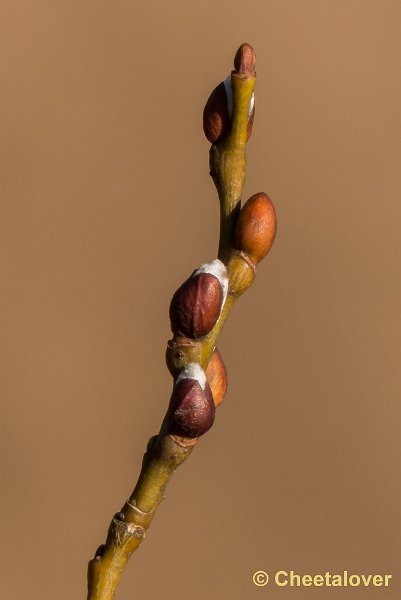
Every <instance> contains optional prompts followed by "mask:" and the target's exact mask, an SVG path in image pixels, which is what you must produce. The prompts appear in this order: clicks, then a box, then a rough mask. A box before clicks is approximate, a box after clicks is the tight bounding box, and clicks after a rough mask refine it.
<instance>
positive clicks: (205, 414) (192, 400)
mask: <svg viewBox="0 0 401 600" xmlns="http://www.w3.org/2000/svg"><path fill="white" fill-rule="evenodd" d="M214 417H215V406H214V402H213V396H212V392H211V390H210V386H209V384H208V382H207V380H206V375H205V372H204V371H203V369H201V367H200V366H199V365H198V364H196V363H189V364H188V365H187V366H186V368H185V369H184V370H183V371H182V372H181V373H180V375H179V376H178V377H177V380H176V382H175V385H174V389H173V393H172V395H171V399H170V406H169V410H168V417H167V421H168V431H169V433H170V434H173V435H178V436H180V437H189V438H195V437H199V436H201V435H203V434H204V433H206V432H207V431H208V430H209V429H210V428H211V426H212V425H213V421H214Z"/></svg>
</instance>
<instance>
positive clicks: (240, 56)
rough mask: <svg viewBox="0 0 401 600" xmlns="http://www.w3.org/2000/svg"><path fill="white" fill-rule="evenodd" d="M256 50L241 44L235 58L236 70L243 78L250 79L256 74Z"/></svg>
mask: <svg viewBox="0 0 401 600" xmlns="http://www.w3.org/2000/svg"><path fill="white" fill-rule="evenodd" d="M255 62H256V55H255V50H254V49H253V48H252V46H250V45H249V44H241V46H240V47H239V48H238V50H237V52H236V54H235V58H234V69H235V73H236V74H237V75H240V76H241V77H250V76H251V75H253V74H254V72H255Z"/></svg>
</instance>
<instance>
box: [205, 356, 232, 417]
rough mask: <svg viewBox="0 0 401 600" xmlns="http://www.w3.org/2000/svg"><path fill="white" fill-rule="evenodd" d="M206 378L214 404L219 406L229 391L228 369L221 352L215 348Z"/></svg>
mask: <svg viewBox="0 0 401 600" xmlns="http://www.w3.org/2000/svg"><path fill="white" fill-rule="evenodd" d="M206 379H207V382H208V384H209V385H210V389H211V391H212V395H213V400H214V405H215V407H216V408H217V407H218V406H219V404H221V402H222V401H223V399H224V396H225V395H226V392H227V385H228V379H227V370H226V367H225V365H224V362H223V359H222V358H221V354H220V352H219V351H218V350H217V348H215V349H214V350H213V352H212V355H211V357H210V360H209V364H208V366H207V368H206Z"/></svg>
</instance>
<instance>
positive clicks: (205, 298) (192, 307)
mask: <svg viewBox="0 0 401 600" xmlns="http://www.w3.org/2000/svg"><path fill="white" fill-rule="evenodd" d="M222 302H223V290H222V288H221V285H220V282H219V280H218V279H217V277H215V276H214V275H211V273H198V275H195V276H193V277H190V278H189V279H187V280H186V281H185V282H184V283H183V284H182V286H181V287H179V288H178V290H177V291H176V292H175V294H174V296H173V298H172V300H171V304H170V321H171V330H172V332H173V333H174V335H176V336H186V337H189V338H192V339H198V338H201V337H203V336H205V335H207V334H208V333H209V331H211V330H212V329H213V327H214V325H215V323H216V321H217V319H218V318H219V315H220V310H221V305H222Z"/></svg>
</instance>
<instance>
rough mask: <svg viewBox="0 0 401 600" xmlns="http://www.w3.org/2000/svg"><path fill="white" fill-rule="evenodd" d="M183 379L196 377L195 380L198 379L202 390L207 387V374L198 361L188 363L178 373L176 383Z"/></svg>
mask: <svg viewBox="0 0 401 600" xmlns="http://www.w3.org/2000/svg"><path fill="white" fill-rule="evenodd" d="M181 379H195V381H197V382H198V383H199V385H200V386H201V388H202V390H204V389H205V385H206V374H205V371H204V370H203V369H202V367H201V366H200V365H198V363H188V364H187V366H186V367H185V368H184V369H183V370H182V371H181V373H180V374H179V375H178V377H177V379H176V381H175V384H176V385H177V383H178V382H179V381H181Z"/></svg>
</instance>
